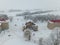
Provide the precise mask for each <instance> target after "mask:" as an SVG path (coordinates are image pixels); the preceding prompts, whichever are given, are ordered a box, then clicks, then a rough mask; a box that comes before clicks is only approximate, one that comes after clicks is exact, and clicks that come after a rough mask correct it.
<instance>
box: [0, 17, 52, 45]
mask: <svg viewBox="0 0 60 45" xmlns="http://www.w3.org/2000/svg"><path fill="white" fill-rule="evenodd" d="M25 22H26V21H25V20H24V19H23V17H22V16H20V17H16V16H14V17H13V21H12V22H9V27H10V28H9V30H5V31H2V32H1V34H0V45H20V44H21V45H28V44H29V45H38V40H39V38H43V39H47V38H48V37H49V36H50V34H51V30H49V29H48V28H47V23H46V22H45V23H41V22H37V23H36V24H37V25H38V27H39V29H38V30H39V31H37V32H33V31H32V39H31V41H25V39H24V37H23V31H22V26H23V25H24V23H25ZM33 34H35V35H33Z"/></svg>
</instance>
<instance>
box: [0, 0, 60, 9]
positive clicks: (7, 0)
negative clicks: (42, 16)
mask: <svg viewBox="0 0 60 45" xmlns="http://www.w3.org/2000/svg"><path fill="white" fill-rule="evenodd" d="M6 9H21V10H26V9H29V10H30V9H60V0H0V10H6Z"/></svg>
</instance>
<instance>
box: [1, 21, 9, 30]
mask: <svg viewBox="0 0 60 45" xmlns="http://www.w3.org/2000/svg"><path fill="white" fill-rule="evenodd" d="M1 29H2V30H5V29H9V23H8V22H6V23H1Z"/></svg>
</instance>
